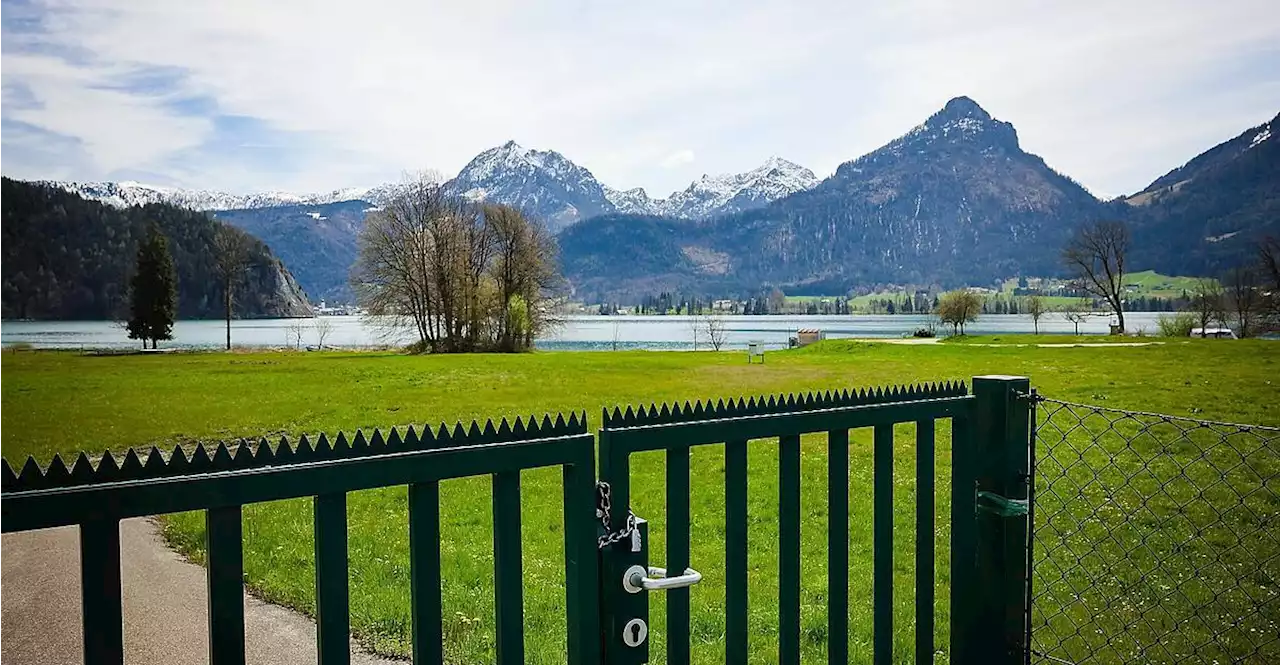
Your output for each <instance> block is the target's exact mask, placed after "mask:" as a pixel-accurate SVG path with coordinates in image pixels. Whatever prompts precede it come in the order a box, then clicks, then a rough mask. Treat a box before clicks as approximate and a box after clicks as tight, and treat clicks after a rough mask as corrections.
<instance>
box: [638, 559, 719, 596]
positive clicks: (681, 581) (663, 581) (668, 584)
mask: <svg viewBox="0 0 1280 665" xmlns="http://www.w3.org/2000/svg"><path fill="white" fill-rule="evenodd" d="M646 573H647V574H646ZM701 581H702V573H700V572H698V571H696V570H694V569H692V568H685V569H684V574H682V575H676V576H675V577H667V569H666V568H656V567H653V566H650V567H649V570H648V571H646V570H645V569H644V568H643V567H641V566H632V567H630V568H628V569H627V572H626V573H624V574H623V576H622V587H623V588H624V589H626V590H627V593H640V592H641V591H666V590H667V589H683V588H685V587H691V586H693V585H695V584H697V583H698V582H701Z"/></svg>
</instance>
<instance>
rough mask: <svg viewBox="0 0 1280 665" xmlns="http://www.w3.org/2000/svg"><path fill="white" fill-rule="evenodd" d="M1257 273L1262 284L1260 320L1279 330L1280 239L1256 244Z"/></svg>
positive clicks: (1269, 239)
mask: <svg viewBox="0 0 1280 665" xmlns="http://www.w3.org/2000/svg"><path fill="white" fill-rule="evenodd" d="M1258 273H1259V278H1260V281H1261V282H1262V285H1261V290H1262V292H1261V293H1260V294H1259V297H1260V299H1261V302H1260V303H1259V309H1260V310H1261V314H1262V317H1261V318H1262V319H1263V321H1264V322H1265V323H1266V324H1268V325H1271V326H1274V327H1277V328H1280V239H1277V238H1266V239H1264V240H1263V241H1262V242H1260V243H1258Z"/></svg>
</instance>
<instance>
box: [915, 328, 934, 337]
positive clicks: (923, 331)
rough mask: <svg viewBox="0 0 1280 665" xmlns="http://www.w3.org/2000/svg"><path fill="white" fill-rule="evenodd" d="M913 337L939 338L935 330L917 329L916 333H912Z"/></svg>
mask: <svg viewBox="0 0 1280 665" xmlns="http://www.w3.org/2000/svg"><path fill="white" fill-rule="evenodd" d="M911 336H912V337H937V333H935V332H933V328H916V331H915V332H913V333H911Z"/></svg>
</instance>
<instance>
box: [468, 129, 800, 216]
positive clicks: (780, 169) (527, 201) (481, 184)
mask: <svg viewBox="0 0 1280 665" xmlns="http://www.w3.org/2000/svg"><path fill="white" fill-rule="evenodd" d="M816 184H818V178H817V176H815V175H814V174H813V171H810V170H809V169H806V168H804V167H803V166H800V165H798V164H795V163H793V162H789V161H787V160H785V159H782V158H780V157H772V158H770V159H769V160H768V161H766V162H765V163H764V164H763V165H761V166H760V167H758V168H755V169H752V170H751V171H747V172H746V173H738V174H726V175H718V176H708V175H704V176H702V178H701V179H699V180H697V181H695V182H694V183H692V184H690V185H689V187H687V188H685V189H684V190H681V191H677V192H673V193H672V194H671V196H669V197H667V198H665V199H654V198H650V197H649V195H648V193H647V192H645V190H644V189H643V188H640V187H635V188H632V189H626V190H621V189H614V188H612V187H609V186H608V185H605V184H602V183H601V182H600V181H598V180H597V179H596V178H595V176H594V175H592V173H591V171H589V170H587V169H586V168H583V167H581V166H578V165H577V164H575V163H573V162H572V161H571V160H569V159H568V158H566V157H565V156H564V155H561V154H560V153H558V152H555V151H552V150H548V151H542V150H531V149H529V148H524V147H521V146H520V145H519V144H517V143H516V142H514V141H508V142H506V143H504V144H502V145H500V146H498V147H496V148H490V149H489V150H486V151H484V152H482V153H480V154H479V155H477V156H476V157H475V159H472V160H471V162H470V163H469V164H467V165H466V167H464V168H463V169H462V171H461V172H460V173H458V176H457V177H456V178H454V179H453V180H452V181H450V182H449V185H448V186H449V187H450V188H451V190H452V191H453V192H455V193H457V194H461V195H462V196H465V197H467V198H470V199H472V200H485V201H494V202H497V203H504V204H507V205H512V206H515V207H517V208H521V209H522V210H525V211H526V212H531V213H533V214H535V215H538V216H540V217H542V218H543V219H545V220H547V221H548V223H549V224H550V225H551V227H552V229H554V230H556V231H559V230H560V229H563V228H564V227H566V226H568V225H570V224H572V223H574V222H576V221H578V220H580V219H586V218H588V217H594V216H596V215H600V214H607V213H614V212H618V213H625V214H640V215H663V216H668V217H679V218H683V219H703V218H707V217H713V216H715V215H719V214H722V213H731V212H740V211H743V210H750V209H752V208H758V207H760V206H762V205H765V204H766V203H769V202H771V201H774V200H777V199H779V198H782V197H784V196H787V195H789V194H794V193H796V192H799V191H803V190H806V189H809V188H811V187H813V186H814V185H816Z"/></svg>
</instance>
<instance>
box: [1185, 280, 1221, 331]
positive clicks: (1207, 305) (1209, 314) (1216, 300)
mask: <svg viewBox="0 0 1280 665" xmlns="http://www.w3.org/2000/svg"><path fill="white" fill-rule="evenodd" d="M1187 308H1188V310H1189V311H1191V312H1192V313H1193V314H1195V315H1196V320H1197V321H1198V322H1199V323H1200V336H1201V337H1208V336H1209V324H1211V323H1220V324H1223V325H1225V324H1226V319H1227V311H1226V309H1227V308H1226V297H1225V296H1224V295H1223V293H1222V285H1221V284H1219V283H1218V280H1216V279H1200V280H1196V286H1195V289H1193V290H1192V291H1191V302H1190V303H1188V305H1187Z"/></svg>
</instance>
